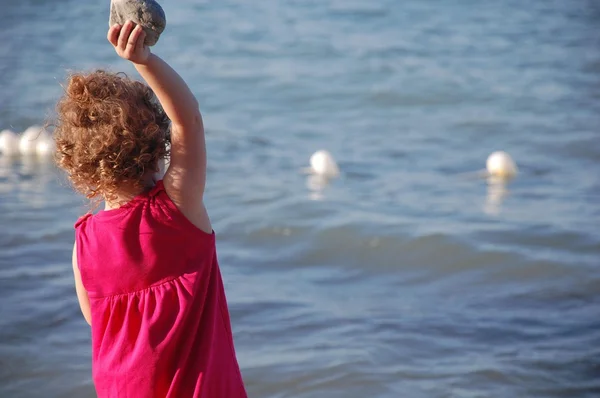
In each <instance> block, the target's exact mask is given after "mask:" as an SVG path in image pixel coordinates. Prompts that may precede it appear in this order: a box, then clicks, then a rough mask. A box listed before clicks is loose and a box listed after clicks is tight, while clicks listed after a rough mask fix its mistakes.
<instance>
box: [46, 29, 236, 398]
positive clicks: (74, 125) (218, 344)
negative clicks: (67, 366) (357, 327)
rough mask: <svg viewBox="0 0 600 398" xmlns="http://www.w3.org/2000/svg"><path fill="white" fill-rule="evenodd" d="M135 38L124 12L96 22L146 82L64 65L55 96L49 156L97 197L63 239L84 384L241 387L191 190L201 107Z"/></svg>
mask: <svg viewBox="0 0 600 398" xmlns="http://www.w3.org/2000/svg"><path fill="white" fill-rule="evenodd" d="M144 38H145V33H144V31H143V29H141V27H140V26H134V24H133V23H132V22H130V21H128V22H127V23H125V25H123V26H120V25H115V26H112V27H111V28H110V29H109V31H108V40H109V41H110V43H111V44H112V45H113V46H114V48H115V50H116V52H117V54H118V55H119V56H121V57H122V58H124V59H126V60H129V61H131V62H132V63H133V64H134V66H135V68H136V69H137V71H138V72H139V73H140V75H141V76H142V77H143V78H144V80H145V81H146V82H147V83H148V86H149V87H148V86H146V85H145V84H142V83H139V82H136V81H132V80H129V79H127V78H126V77H123V76H120V75H115V74H110V73H106V72H103V71H97V72H95V73H91V74H87V75H86V74H74V75H72V76H71V77H70V78H69V80H68V83H67V87H66V92H65V94H64V96H63V98H62V99H61V100H60V102H59V103H58V107H57V110H58V120H57V123H56V130H55V133H54V134H55V140H56V144H57V154H56V155H57V162H58V164H59V166H60V167H62V168H63V169H64V170H65V171H66V172H67V174H68V176H69V178H70V180H71V182H72V183H73V186H74V187H75V188H76V189H77V190H78V191H80V192H81V193H83V194H85V195H86V196H87V197H88V198H90V199H95V200H96V201H100V200H104V202H105V209H104V210H102V211H99V212H98V213H97V214H95V215H91V214H87V215H85V216H83V217H82V218H80V219H79V221H78V222H77V223H76V224H75V230H76V234H75V235H76V239H75V245H74V247H73V271H74V274H75V284H76V290H77V296H78V298H79V303H80V306H81V311H82V312H83V316H84V317H85V319H86V321H87V322H88V323H89V324H90V325H91V329H92V372H93V379H94V384H95V387H96V391H97V393H98V396H99V397H100V398H103V397H110V398H112V397H124V398H125V397H126V398H132V397H140V398H142V397H143V398H148V397H161V398H162V397H176V398H185V397H215V398H227V397H235V398H237V397H246V392H245V390H244V385H243V382H242V378H241V375H240V370H239V366H238V363H237V360H236V356H235V351H234V347H233V338H232V334H231V325H230V320H229V312H228V310H227V303H226V301H225V294H224V289H223V282H222V280H221V274H220V271H219V265H218V263H217V256H216V253H215V234H214V232H213V230H212V227H211V223H210V220H209V218H208V215H207V213H206V209H205V208H204V205H203V202H202V198H203V194H204V184H205V180H206V149H205V142H204V128H203V124H202V117H201V115H200V112H199V111H198V103H197V101H196V99H195V98H194V96H193V95H192V93H191V92H190V90H189V88H188V87H187V85H186V84H185V82H184V81H183V80H182V79H181V78H180V77H179V75H178V74H177V73H176V72H175V71H174V70H173V69H171V67H170V66H169V65H167V64H166V63H165V62H164V61H163V60H161V59H160V58H159V57H157V56H156V55H153V54H152V53H151V52H150V49H149V48H148V47H147V46H145V45H144ZM154 95H156V97H155V96H154ZM157 98H158V102H157V100H156V99H157ZM169 120H170V128H169ZM169 142H170V149H169V147H168V145H167V144H168V143H169ZM169 152H170V165H169V168H168V170H167V171H166V173H165V174H164V178H163V179H162V180H159V179H158V174H157V173H158V171H159V162H160V161H161V160H162V159H163V158H164V157H165V156H168V155H169Z"/></svg>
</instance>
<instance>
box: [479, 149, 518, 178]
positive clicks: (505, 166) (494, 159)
mask: <svg viewBox="0 0 600 398" xmlns="http://www.w3.org/2000/svg"><path fill="white" fill-rule="evenodd" d="M486 168H487V172H488V175H489V176H492V177H498V178H503V179H508V178H513V177H514V176H516V175H517V172H518V169H517V164H516V163H515V161H514V160H513V159H512V158H511V157H510V155H509V154H508V153H506V152H503V151H497V152H494V153H492V154H491V155H490V156H488V158H487V162H486Z"/></svg>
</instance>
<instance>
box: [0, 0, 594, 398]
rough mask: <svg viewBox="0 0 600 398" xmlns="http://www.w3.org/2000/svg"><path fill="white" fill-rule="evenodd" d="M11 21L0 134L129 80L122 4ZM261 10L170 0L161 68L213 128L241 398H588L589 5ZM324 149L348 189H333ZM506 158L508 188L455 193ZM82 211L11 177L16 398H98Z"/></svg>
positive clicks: (21, 164)
mask: <svg viewBox="0 0 600 398" xmlns="http://www.w3.org/2000/svg"><path fill="white" fill-rule="evenodd" d="M6 3H7V4H4V5H3V8H2V11H1V12H2V16H3V18H2V20H3V24H2V25H1V26H0V34H1V35H2V37H3V39H2V42H1V43H0V57H1V60H2V62H1V63H0V129H2V128H12V129H14V130H17V131H22V130H24V129H25V128H26V127H28V126H30V125H32V124H34V123H40V122H42V121H43V120H44V118H45V117H46V116H47V115H51V112H52V107H53V104H54V102H55V101H56V99H57V97H58V96H59V95H60V92H61V88H60V86H59V83H60V82H61V81H62V80H63V79H64V77H65V75H66V70H67V69H75V70H79V69H87V70H90V69H93V68H96V67H103V68H109V69H111V70H113V71H125V72H127V73H130V74H134V71H133V68H131V67H130V66H129V65H127V64H126V63H125V62H122V61H120V60H119V59H118V58H117V57H116V55H115V54H114V52H113V50H112V48H111V47H110V45H109V44H108V43H107V42H106V39H105V35H106V29H107V21H108V1H104V2H82V1H75V0H52V1H41V0H22V1H19V2H16V1H14V2H6ZM100 3H101V4H100ZM254 3H257V4H254ZM254 3H252V4H251V3H250V2H245V1H241V0H229V1H219V2H208V1H199V0H179V1H173V0H164V1H163V5H164V8H165V11H166V13H167V17H168V27H167V32H166V33H165V34H164V36H163V37H162V38H161V41H160V42H159V44H158V45H157V46H156V48H155V52H157V53H158V54H160V55H161V56H163V57H164V58H165V59H167V60H168V61H169V62H171V63H172V64H173V65H174V66H175V67H176V69H178V70H179V71H180V72H181V74H182V75H183V76H184V78H185V79H186V80H187V81H188V82H189V83H190V85H191V87H192V88H193V91H194V93H195V94H196V95H197V96H198V98H199V101H200V103H201V107H202V110H203V112H204V115H205V121H206V126H207V140H208V149H209V181H208V188H207V195H208V197H207V206H208V208H209V212H210V214H211V217H212V219H213V223H214V226H215V229H216V230H217V233H218V248H219V253H220V260H221V264H222V269H223V275H224V278H225V282H226V288H227V292H228V297H229V301H230V305H231V312H232V321H233V329H234V334H235V340H236V347H237V351H238V356H239V362H240V365H241V367H242V373H243V376H244V380H245V382H246V384H247V388H248V391H249V394H250V396H252V397H272V398H278V397H303V398H304V397H344V398H346V397H349V398H352V397H417V398H419V397H428V398H429V397H515V396H518V397H597V396H600V274H599V272H598V271H599V266H600V264H599V262H600V261H599V259H600V256H599V255H600V231H599V229H598V222H599V221H600V217H599V216H600V206H599V205H598V203H599V200H600V181H599V179H598V175H599V172H600V132H599V130H598V126H600V30H599V28H598V26H599V23H600V5H599V3H598V2H595V1H592V0H571V1H541V0H532V1H528V2H521V1H516V0H515V1H511V0H499V1H496V2H493V3H486V4H484V2H476V1H468V0H464V1H459V0H455V1H442V0H438V1H417V0H408V1H405V2H396V1H392V0H372V1H368V2H367V1H362V2H360V1H348V0H322V1H308V0H306V1H292V0H280V1H274V0H270V1H261V2H254ZM321 148H325V149H328V150H330V151H331V152H332V153H333V154H334V155H335V156H336V157H337V159H338V160H339V163H340V167H341V170H342V172H343V175H342V177H341V178H340V179H338V180H336V181H333V182H332V183H331V184H330V185H328V186H325V187H321V188H319V187H318V186H317V187H315V184H314V181H312V180H309V179H308V180H307V178H306V176H303V175H302V174H301V173H299V170H300V169H301V168H302V167H305V166H306V165H307V163H308V158H309V157H310V155H311V154H312V153H313V152H314V151H316V150H318V149H321ZM497 149H503V150H506V151H508V152H509V153H511V154H512V155H513V156H514V157H515V159H516V160H517V162H518V163H519V166H520V168H521V171H522V173H521V175H520V176H519V178H518V179H516V180H515V181H514V182H513V183H512V184H511V185H509V186H508V187H505V188H502V187H498V186H493V185H491V186H488V185H486V183H485V181H482V180H477V179H471V178H466V177H464V174H463V173H468V172H473V171H477V170H479V169H481V168H483V167H484V164H485V159H486V156H487V155H488V154H489V153H491V152H492V151H494V150H497ZM85 211H86V205H85V202H84V201H83V200H82V199H81V198H80V197H78V196H76V195H75V194H73V193H72V191H71V190H70V189H69V188H68V186H67V184H66V183H65V181H64V178H62V177H61V175H60V173H58V172H57V171H56V170H54V169H53V168H52V167H50V166H48V163H47V162H44V161H38V160H33V159H28V158H23V159H12V160H11V159H7V158H5V157H1V156H0V225H2V229H1V232H0V302H1V303H2V304H1V307H0V308H1V309H0V311H1V312H0V396H2V397H12V398H18V397H40V396H45V397H93V396H94V390H93V385H92V381H91V376H90V338H89V329H88V328H87V326H86V325H85V323H84V321H83V318H82V317H81V315H80V314H79V309H78V307H77V303H76V298H75V293H74V289H73V283H72V275H71V267H70V253H71V247H72V241H73V230H72V225H73V223H74V221H75V219H76V218H77V217H78V216H79V215H81V214H83V213H84V212H85Z"/></svg>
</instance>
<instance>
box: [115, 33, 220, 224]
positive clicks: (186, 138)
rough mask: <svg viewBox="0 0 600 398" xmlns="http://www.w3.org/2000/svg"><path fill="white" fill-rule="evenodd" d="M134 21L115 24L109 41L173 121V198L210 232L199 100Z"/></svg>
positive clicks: (169, 184)
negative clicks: (158, 53)
mask: <svg viewBox="0 0 600 398" xmlns="http://www.w3.org/2000/svg"><path fill="white" fill-rule="evenodd" d="M133 26H134V24H133V23H132V22H127V23H125V25H123V26H119V25H115V26H113V27H111V28H110V30H109V31H108V40H109V41H110V42H111V44H112V45H113V46H114V47H115V50H116V51H117V53H118V54H119V56H121V57H122V58H124V59H127V60H129V61H131V62H133V64H134V66H135V68H136V69H137V71H138V72H139V73H140V75H141V76H142V77H143V78H144V80H145V81H146V82H147V83H148V85H149V86H150V88H152V90H153V91H154V93H155V94H156V96H157V98H158V100H159V101H160V103H161V105H162V107H163V109H164V110H165V112H166V114H167V116H168V117H169V119H171V123H172V125H171V159H170V165H169V169H168V170H167V172H166V174H165V177H164V184H165V189H166V190H167V193H168V194H169V197H170V198H171V200H173V202H174V203H175V204H176V205H177V207H179V209H180V210H181V211H182V213H183V214H185V215H186V216H187V217H188V218H189V219H190V221H191V222H192V223H194V224H195V225H196V226H197V227H199V228H200V229H202V230H204V231H205V232H208V233H210V232H211V231H212V226H211V225H210V221H209V219H208V215H207V213H206V210H205V208H204V205H203V202H202V200H203V195H204V187H205V183H206V144H205V139H204V125H203V123H202V116H201V114H200V110H199V109H198V101H197V100H196V98H195V97H194V95H193V94H192V92H191V91H190V89H189V87H188V86H187V84H186V83H185V82H184V81H183V79H182V78H181V77H180V76H179V75H178V74H177V72H175V71H174V70H173V68H171V67H170V66H169V65H168V64H167V63H166V62H165V61H163V60H162V59H160V58H159V57H158V56H156V55H154V54H152V53H151V52H150V49H149V48H148V47H147V46H145V45H144V37H145V33H144V30H143V29H141V27H139V26H138V27H135V29H134V28H133Z"/></svg>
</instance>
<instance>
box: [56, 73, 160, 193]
mask: <svg viewBox="0 0 600 398" xmlns="http://www.w3.org/2000/svg"><path fill="white" fill-rule="evenodd" d="M57 114H58V117H57V120H56V122H55V123H54V126H55V130H54V140H55V142H56V156H55V158H56V163H57V164H58V166H59V167H61V168H62V169H64V170H65V171H66V173H67V175H68V177H69V179H70V180H71V183H72V185H73V187H74V188H75V189H76V190H77V191H78V192H80V193H82V194H83V195H85V196H86V197H87V198H89V199H92V200H96V201H98V202H99V201H100V200H102V199H104V200H110V201H112V200H116V198H117V196H118V192H119V189H120V188H122V187H123V186H124V185H128V186H130V187H134V188H137V189H139V190H143V188H144V186H143V185H144V181H143V180H144V176H145V175H146V173H147V172H149V171H151V172H154V171H158V170H157V169H158V162H159V160H160V159H162V158H166V157H168V156H169V150H168V143H169V141H170V130H169V123H170V121H169V119H168V117H167V115H166V114H165V112H164V110H163V109H162V106H161V105H160V103H159V102H158V100H157V99H156V96H155V95H154V92H153V91H152V90H151V89H150V87H148V86H147V85H145V84H143V83H140V82H137V81H134V80H131V79H129V78H127V76H125V75H124V74H115V73H108V72H105V71H102V70H98V71H96V72H92V73H89V74H83V73H75V74H72V75H71V76H69V78H68V79H67V83H66V87H65V93H64V95H63V97H62V98H61V99H60V100H59V102H58V104H57Z"/></svg>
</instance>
